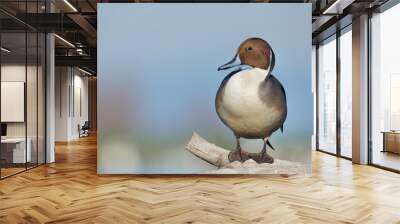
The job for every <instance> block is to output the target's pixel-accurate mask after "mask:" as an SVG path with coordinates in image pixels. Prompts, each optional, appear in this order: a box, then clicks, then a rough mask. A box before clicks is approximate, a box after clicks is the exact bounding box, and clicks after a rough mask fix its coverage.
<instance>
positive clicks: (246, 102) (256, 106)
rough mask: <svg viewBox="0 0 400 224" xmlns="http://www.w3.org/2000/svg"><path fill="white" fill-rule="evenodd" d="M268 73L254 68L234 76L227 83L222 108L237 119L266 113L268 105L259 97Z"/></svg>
mask: <svg viewBox="0 0 400 224" xmlns="http://www.w3.org/2000/svg"><path fill="white" fill-rule="evenodd" d="M267 74H268V73H267V71H266V70H263V69H259V68H253V69H248V70H244V71H241V72H239V73H237V74H235V75H233V76H232V77H231V78H230V79H229V80H228V82H227V83H226V86H225V89H224V95H223V98H222V106H223V107H224V109H225V110H227V111H229V113H231V114H232V115H234V116H237V117H248V116H251V115H257V114H259V113H260V112H263V111H264V112H265V108H266V105H265V103H264V102H262V100H261V99H260V96H259V87H260V85H261V83H262V82H264V80H265V78H266V76H267Z"/></svg>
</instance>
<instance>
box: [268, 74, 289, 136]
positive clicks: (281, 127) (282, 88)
mask: <svg viewBox="0 0 400 224" xmlns="http://www.w3.org/2000/svg"><path fill="white" fill-rule="evenodd" d="M267 79H271V81H273V82H274V83H275V84H276V85H278V86H279V88H280V89H281V90H282V93H283V101H284V102H285V105H286V102H287V101H286V91H285V88H284V87H283V85H282V84H281V82H279V80H278V79H277V78H275V76H274V75H272V74H270V75H268V76H267ZM285 113H286V115H287V106H286V108H285ZM286 115H285V119H284V120H283V122H282V125H281V126H280V129H281V132H282V133H283V125H284V123H285V121H286Z"/></svg>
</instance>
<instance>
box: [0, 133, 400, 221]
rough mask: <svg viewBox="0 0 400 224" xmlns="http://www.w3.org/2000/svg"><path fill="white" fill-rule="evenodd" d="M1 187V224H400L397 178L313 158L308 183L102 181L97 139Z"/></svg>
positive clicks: (64, 148)
mask: <svg viewBox="0 0 400 224" xmlns="http://www.w3.org/2000/svg"><path fill="white" fill-rule="evenodd" d="M56 158H57V161H56V163H54V164H50V165H46V166H41V167H39V168H36V169H33V170H29V171H28V172H26V173H22V174H19V175H16V176H13V177H10V178H8V179H5V180H2V181H0V223H373V224H380V223H383V224H386V223H400V175H399V174H395V173H391V172H388V171H384V170H380V169H377V168H374V167H369V166H360V165H353V164H351V162H350V161H347V160H343V159H338V158H335V157H333V156H330V155H326V154H323V153H319V152H314V153H313V174H312V175H311V177H306V178H304V177H301V178H299V177H289V178H284V177H273V176H216V177H210V176H129V175H125V176H98V175H97V174H96V139H95V137H89V138H85V139H82V140H80V141H76V142H70V143H68V144H57V147H56Z"/></svg>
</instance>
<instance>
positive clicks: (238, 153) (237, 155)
mask: <svg viewBox="0 0 400 224" xmlns="http://www.w3.org/2000/svg"><path fill="white" fill-rule="evenodd" d="M228 159H229V161H230V162H234V161H239V162H241V163H243V162H244V161H246V160H248V159H249V154H248V153H247V152H245V151H243V150H234V151H231V152H230V153H229V154H228Z"/></svg>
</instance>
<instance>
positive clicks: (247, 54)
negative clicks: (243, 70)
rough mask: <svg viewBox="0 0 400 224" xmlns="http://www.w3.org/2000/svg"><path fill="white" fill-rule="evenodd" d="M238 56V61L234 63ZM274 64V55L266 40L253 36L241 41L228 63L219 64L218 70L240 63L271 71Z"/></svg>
mask: <svg viewBox="0 0 400 224" xmlns="http://www.w3.org/2000/svg"><path fill="white" fill-rule="evenodd" d="M238 56H239V59H240V63H239V64H234V62H235V61H236V60H237V57H238ZM274 64H275V55H274V52H273V50H272V48H271V46H270V45H269V44H268V42H267V41H265V40H263V39H261V38H258V37H253V38H249V39H247V40H245V41H243V42H242V43H241V44H240V46H239V48H238V50H237V52H236V55H235V57H234V58H233V59H232V60H231V61H229V62H228V63H226V64H224V65H222V66H220V67H219V68H218V71H220V70H225V69H229V68H233V67H236V66H240V65H248V66H251V67H254V68H261V69H265V70H269V71H272V69H273V67H274Z"/></svg>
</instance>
